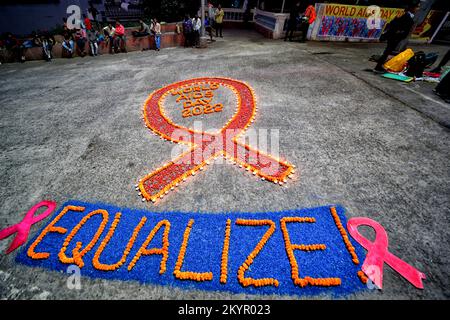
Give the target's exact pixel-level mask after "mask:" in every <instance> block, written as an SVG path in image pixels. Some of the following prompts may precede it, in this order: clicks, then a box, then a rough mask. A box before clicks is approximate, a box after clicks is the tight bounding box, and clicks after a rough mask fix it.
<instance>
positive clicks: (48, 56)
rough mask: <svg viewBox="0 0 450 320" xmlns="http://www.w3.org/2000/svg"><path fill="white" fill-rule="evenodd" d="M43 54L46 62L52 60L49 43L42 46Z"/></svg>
mask: <svg viewBox="0 0 450 320" xmlns="http://www.w3.org/2000/svg"><path fill="white" fill-rule="evenodd" d="M42 53H43V55H44V59H45V60H47V61H50V60H51V58H52V57H51V53H50V51H49V47H48V44H47V43H45V42H44V43H43V44H42Z"/></svg>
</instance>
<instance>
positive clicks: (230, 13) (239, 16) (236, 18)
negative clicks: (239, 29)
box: [223, 8, 255, 22]
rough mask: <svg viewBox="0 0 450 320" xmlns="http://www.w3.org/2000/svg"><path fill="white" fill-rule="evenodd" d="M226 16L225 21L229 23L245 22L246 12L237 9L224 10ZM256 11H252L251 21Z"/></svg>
mask: <svg viewBox="0 0 450 320" xmlns="http://www.w3.org/2000/svg"><path fill="white" fill-rule="evenodd" d="M223 11H224V13H225V15H224V16H223V21H227V22H244V17H245V10H243V9H236V8H223ZM254 12H255V10H254V9H252V10H250V17H249V21H253V18H254Z"/></svg>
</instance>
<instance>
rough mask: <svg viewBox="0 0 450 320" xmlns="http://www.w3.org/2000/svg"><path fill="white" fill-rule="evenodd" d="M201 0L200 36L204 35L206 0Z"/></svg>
mask: <svg viewBox="0 0 450 320" xmlns="http://www.w3.org/2000/svg"><path fill="white" fill-rule="evenodd" d="M200 1H201V2H202V6H201V7H202V9H201V10H202V17H201V19H202V28H201V36H202V37H204V36H205V1H206V0H200Z"/></svg>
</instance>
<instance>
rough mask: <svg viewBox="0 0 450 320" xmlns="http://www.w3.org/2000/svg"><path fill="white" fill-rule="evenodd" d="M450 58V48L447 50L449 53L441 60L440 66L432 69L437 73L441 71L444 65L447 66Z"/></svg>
mask: <svg viewBox="0 0 450 320" xmlns="http://www.w3.org/2000/svg"><path fill="white" fill-rule="evenodd" d="M449 60H450V50H448V51H447V53H446V54H445V55H444V57H443V58H442V60H441V62H439V64H438V66H437V67H436V68H434V69H433V70H431V72H437V73H439V72H441V69H442V67H443V66H445V65H446V64H447V62H448V61H449Z"/></svg>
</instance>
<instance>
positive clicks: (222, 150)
mask: <svg viewBox="0 0 450 320" xmlns="http://www.w3.org/2000/svg"><path fill="white" fill-rule="evenodd" d="M207 83H210V84H213V83H215V84H222V85H224V86H227V87H230V88H232V90H233V91H234V92H235V93H236V94H237V98H238V110H237V112H236V113H235V114H234V116H233V117H232V118H231V119H230V121H228V122H227V124H226V125H225V126H224V127H223V128H222V129H221V130H220V131H219V132H218V133H216V134H210V133H206V132H203V131H202V132H196V131H194V130H192V129H189V128H186V127H183V126H180V125H177V124H174V123H173V122H171V121H170V120H169V119H168V118H166V117H165V115H164V112H163V110H161V109H162V100H164V98H165V96H166V95H167V94H168V93H169V92H171V91H172V90H174V89H179V88H180V87H185V86H190V85H202V84H207ZM256 109H257V108H256V99H255V95H254V93H253V90H252V89H251V87H250V86H249V85H247V84H246V83H244V82H241V81H237V80H234V79H228V78H219V77H214V78H209V77H208V78H196V79H189V80H184V81H180V82H176V83H173V84H171V85H168V86H166V87H163V88H161V89H158V90H156V91H154V92H153V93H152V94H151V95H150V96H149V98H148V99H147V101H146V102H145V104H144V110H143V111H144V121H145V122H146V125H147V127H148V128H149V129H150V130H152V131H153V132H154V133H156V134H158V135H160V136H161V137H162V138H164V139H166V140H170V141H172V142H177V143H186V144H189V145H190V146H191V149H190V150H189V151H187V152H185V153H183V154H181V155H180V156H179V157H178V158H177V159H175V160H173V161H171V162H169V163H167V164H166V165H164V166H163V167H161V168H160V169H158V170H155V171H153V172H152V173H150V174H149V175H147V176H145V177H144V178H143V179H141V180H140V182H139V185H138V187H139V190H140V193H141V195H142V196H143V197H144V199H146V200H152V201H153V202H155V201H156V200H157V199H158V198H162V197H163V196H164V195H165V194H167V193H168V191H169V190H170V189H173V188H174V187H175V186H177V185H178V183H179V182H181V181H184V180H186V178H187V176H189V175H194V174H195V172H196V171H197V170H202V169H203V168H204V166H205V165H206V164H208V162H209V160H212V159H214V158H216V157H217V156H220V155H224V156H225V157H227V158H230V159H231V160H232V161H233V162H235V163H236V164H238V165H240V166H242V167H244V168H246V169H247V170H251V171H252V173H253V174H254V175H258V176H260V177H262V178H263V179H267V180H269V181H272V182H275V183H279V184H283V183H284V182H286V177H287V176H290V175H291V173H293V172H294V166H293V165H291V164H288V163H286V162H284V161H281V160H279V159H275V158H274V157H271V156H270V155H266V154H263V153H262V152H260V151H258V150H255V149H252V148H250V147H249V146H248V145H245V144H241V143H239V142H237V141H236V139H237V137H238V136H239V135H240V134H241V133H243V132H244V131H245V130H246V129H247V127H248V126H249V125H250V123H251V122H253V118H254V116H255V113H256ZM180 133H181V134H180Z"/></svg>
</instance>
